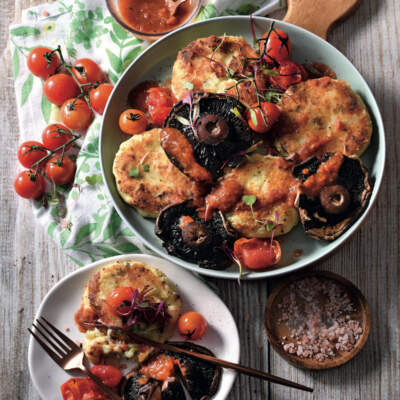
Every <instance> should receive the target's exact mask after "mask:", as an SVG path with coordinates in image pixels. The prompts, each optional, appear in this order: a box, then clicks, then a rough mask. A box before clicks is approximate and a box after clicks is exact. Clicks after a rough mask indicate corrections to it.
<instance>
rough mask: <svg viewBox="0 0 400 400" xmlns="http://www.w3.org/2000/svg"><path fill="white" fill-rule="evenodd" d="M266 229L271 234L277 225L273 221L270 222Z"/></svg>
mask: <svg viewBox="0 0 400 400" xmlns="http://www.w3.org/2000/svg"><path fill="white" fill-rule="evenodd" d="M265 228H266V229H267V231H268V232H271V231H273V230H274V229H275V224H274V223H273V222H271V221H268V222H267V223H266V225H265Z"/></svg>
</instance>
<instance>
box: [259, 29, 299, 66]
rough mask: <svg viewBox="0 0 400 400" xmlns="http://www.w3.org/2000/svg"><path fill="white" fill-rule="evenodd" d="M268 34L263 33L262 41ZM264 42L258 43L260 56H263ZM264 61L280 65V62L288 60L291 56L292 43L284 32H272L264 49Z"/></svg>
mask: <svg viewBox="0 0 400 400" xmlns="http://www.w3.org/2000/svg"><path fill="white" fill-rule="evenodd" d="M267 36H268V32H265V34H264V36H263V39H266V38H267ZM264 46H265V40H261V41H260V54H263V51H264ZM265 54H266V56H265V57H266V59H267V61H268V62H271V63H278V64H280V63H281V62H282V61H286V60H289V58H290V56H291V54H292V43H291V41H290V39H289V36H288V34H287V33H286V32H284V31H281V30H279V29H275V30H273V31H272V32H271V33H270V35H269V38H268V42H267V45H266V48H265Z"/></svg>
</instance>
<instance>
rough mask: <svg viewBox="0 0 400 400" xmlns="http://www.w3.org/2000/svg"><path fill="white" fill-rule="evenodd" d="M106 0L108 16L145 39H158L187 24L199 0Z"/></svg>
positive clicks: (195, 13) (198, 4) (195, 10)
mask: <svg viewBox="0 0 400 400" xmlns="http://www.w3.org/2000/svg"><path fill="white" fill-rule="evenodd" d="M179 2H180V0H106V3H107V7H108V9H109V10H110V13H111V15H112V16H113V17H114V18H115V19H116V20H117V22H118V23H119V24H120V25H121V26H123V27H124V28H125V29H127V30H128V31H130V32H132V33H133V34H134V35H135V36H138V37H140V38H142V39H146V40H157V39H159V38H161V37H162V36H164V35H166V34H167V33H169V32H172V31H173V30H175V29H177V28H179V27H181V26H183V25H186V24H188V23H190V22H191V21H192V20H193V19H194V18H195V16H196V15H197V12H198V11H199V8H200V3H201V1H200V0H186V1H184V2H182V3H181V4H180V5H179V7H178V8H177V9H176V12H173V10H174V8H175V7H174V5H175V3H176V4H178V3H179Z"/></svg>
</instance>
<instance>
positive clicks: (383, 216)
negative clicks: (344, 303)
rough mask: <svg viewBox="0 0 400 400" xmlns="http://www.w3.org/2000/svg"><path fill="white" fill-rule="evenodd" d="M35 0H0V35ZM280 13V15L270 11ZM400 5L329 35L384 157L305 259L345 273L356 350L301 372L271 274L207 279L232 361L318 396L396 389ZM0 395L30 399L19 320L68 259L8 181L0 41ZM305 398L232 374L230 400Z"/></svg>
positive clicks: (6, 67) (10, 98) (10, 104)
mask: <svg viewBox="0 0 400 400" xmlns="http://www.w3.org/2000/svg"><path fill="white" fill-rule="evenodd" d="M39 2H40V0H17V1H15V2H14V1H12V0H6V1H4V2H3V12H2V14H1V15H0V21H1V23H0V34H1V37H3V38H6V37H7V36H8V35H7V31H8V24H9V23H10V22H11V21H13V20H17V18H19V17H20V11H21V9H23V8H26V7H28V6H31V5H34V4H38V3H39ZM277 16H281V14H277ZM399 23H400V8H399V5H398V1H397V0H383V1H380V0H364V1H363V2H362V5H361V8H360V10H358V12H357V14H356V15H354V16H353V17H352V18H351V19H350V20H348V21H346V22H345V23H344V24H342V25H340V26H339V27H338V28H336V29H335V31H334V32H333V33H332V35H331V37H330V41H331V43H332V44H334V45H335V46H336V47H338V48H339V49H340V50H341V51H342V52H343V53H344V54H346V55H347V56H348V57H349V58H350V60H351V61H352V62H353V63H354V64H355V66H356V67H357V68H358V69H359V70H360V72H361V73H362V74H363V76H364V77H365V79H366V80H367V82H368V83H369V85H370V86H371V89H372V90H373V92H374V93H375V95H376V97H377V100H378V103H379V105H380V107H381V109H382V111H383V116H384V121H385V127H386V133H387V141H388V162H387V170H386V176H385V181H384V185H383V188H382V191H381V194H380V196H379V199H378V202H377V204H376V206H375V207H374V209H373V211H372V213H371V215H370V216H369V218H368V220H367V222H366V223H365V224H364V226H363V227H362V229H361V230H360V231H359V232H358V233H357V234H356V235H355V236H354V237H353V238H352V239H351V240H350V242H349V243H347V244H346V245H345V246H344V247H343V248H341V249H340V250H339V251H338V252H336V253H335V254H334V255H333V256H332V257H330V258H329V259H327V260H325V261H324V262H322V263H320V264H319V265H317V266H316V267H315V268H321V269H327V270H330V271H334V272H337V273H339V274H341V275H343V276H345V277H347V278H349V279H350V280H352V281H353V282H355V283H356V284H357V285H358V286H359V287H360V289H361V290H362V291H363V292H364V294H365V295H366V297H367V299H368V301H369V303H370V306H371V310H372V321H373V326H372V331H371V336H370V339H369V341H368V343H367V345H366V347H365V349H364V350H363V351H362V352H361V353H360V355H359V356H358V357H357V358H356V359H355V360H353V361H351V362H350V363H349V364H347V365H346V366H343V367H341V368H338V369H336V370H332V371H326V372H315V373H310V372H308V371H302V370H299V369H297V368H295V367H293V366H290V365H289V364H288V363H287V362H286V361H284V360H283V359H281V358H280V357H279V356H278V355H277V354H276V353H275V352H274V351H273V350H271V349H270V348H269V346H268V343H267V340H266V336H265V333H264V328H263V311H264V306H265V302H266V298H267V295H268V289H269V288H270V287H272V286H273V285H274V284H275V283H276V282H277V281H278V280H274V281H269V282H267V281H263V282H251V283H242V285H241V286H238V285H237V283H236V282H230V281H215V283H216V285H217V287H218V288H219V290H220V295H221V297H222V298H223V300H224V301H225V302H226V303H227V305H228V307H229V308H230V310H231V311H232V313H233V315H234V317H235V319H236V321H237V323H238V327H239V332H240V336H241V346H242V362H243V363H245V364H248V365H251V366H253V367H255V368H261V369H265V370H269V371H270V372H271V373H274V374H277V375H280V376H283V377H286V378H288V379H293V380H297V381H299V382H301V383H304V384H307V385H313V386H314V387H315V389H316V392H315V395H314V397H313V398H315V399H322V400H337V399H344V400H356V399H362V400H375V399H380V400H387V399H393V400H394V399H398V398H399V396H400V376H399V361H400V357H399V349H400V343H399V337H400V310H399V283H400V282H399V255H400V254H399V252H400V250H399V243H398V242H399V234H398V227H399V222H400V221H399V219H400V213H399V211H400V210H399V192H400V190H399V189H400V183H399V182H400V177H399V173H400V164H399V140H398V138H397V136H398V132H397V128H398V125H399V123H400V99H399V97H400V94H399V93H400V83H399V80H398V71H399V70H400V53H399V50H400V39H399V38H400V35H399ZM0 46H1V47H0V50H1V63H0V85H1V88H0V105H1V106H0V121H2V128H3V129H2V130H1V135H0V141H1V147H0V148H1V149H2V151H1V153H0V168H1V178H0V186H1V189H0V204H1V208H0V221H1V223H0V255H1V263H0V264H1V265H0V293H1V295H2V301H1V302H0V323H1V325H2V327H3V331H2V332H3V333H2V335H1V336H0V367H1V369H0V398H1V399H4V400H6V399H7V400H9V399H21V400H22V399H23V400H25V399H28V400H37V399H38V398H39V397H38V395H37V394H36V392H35V390H34V389H33V387H32V383H31V382H30V378H29V374H28V372H27V361H26V360H27V342H28V335H27V332H26V328H27V327H28V326H29V325H30V323H31V321H32V318H33V315H34V313H35V310H36V309H37V307H38V306H39V304H40V301H41V299H42V298H43V297H44V295H45V294H46V292H47V291H48V290H49V288H50V287H51V286H53V284H54V283H55V282H56V281H58V280H59V279H60V278H61V277H63V276H65V275H66V274H67V273H69V272H70V271H72V270H74V269H75V268H76V266H75V264H73V263H72V261H70V260H69V259H68V258H67V257H66V256H65V255H64V254H63V253H62V252H61V251H60V250H59V249H57V248H56V246H55V245H54V244H53V243H52V242H51V241H50V240H49V239H48V237H47V234H46V233H45V232H44V230H43V229H42V228H41V227H40V226H39V225H36V224H35V221H34V220H33V219H32V215H31V211H30V205H29V202H27V201H25V200H20V199H17V198H16V196H15V195H14V192H13V189H12V180H13V177H14V171H15V169H16V165H17V161H16V156H15V153H16V148H17V145H18V122H17V118H16V112H15V100H14V94H13V87H12V78H11V77H12V73H11V68H10V56H9V54H8V52H7V50H6V49H5V46H6V41H5V40H3V41H2V42H1V43H0ZM309 398H311V396H310V395H308V394H303V393H301V392H298V391H294V390H290V389H285V388H281V387H279V386H277V385H267V384H264V383H262V382H260V381H257V380H255V379H252V378H247V377H239V378H238V380H237V381H236V383H235V386H234V389H233V391H232V393H231V395H230V399H233V400H258V399H260V400H261V399H273V400H283V399H285V400H286V399H296V400H303V399H304V400H305V399H309Z"/></svg>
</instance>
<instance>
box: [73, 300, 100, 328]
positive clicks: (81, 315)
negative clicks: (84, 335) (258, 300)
mask: <svg viewBox="0 0 400 400" xmlns="http://www.w3.org/2000/svg"><path fill="white" fill-rule="evenodd" d="M97 318H98V315H97V314H96V312H95V311H94V310H92V309H91V308H88V307H85V306H83V305H81V307H80V308H79V310H78V311H76V313H75V315H74V321H75V324H76V326H77V327H78V329H79V331H80V332H86V331H87V330H88V329H89V327H90V326H88V325H86V323H87V324H90V323H93V322H95V321H96V320H97Z"/></svg>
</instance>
